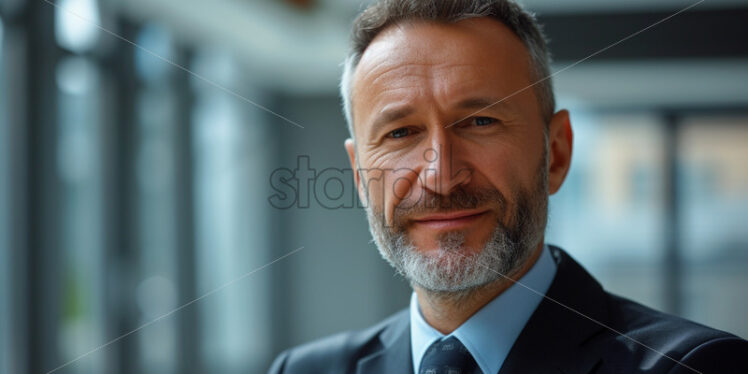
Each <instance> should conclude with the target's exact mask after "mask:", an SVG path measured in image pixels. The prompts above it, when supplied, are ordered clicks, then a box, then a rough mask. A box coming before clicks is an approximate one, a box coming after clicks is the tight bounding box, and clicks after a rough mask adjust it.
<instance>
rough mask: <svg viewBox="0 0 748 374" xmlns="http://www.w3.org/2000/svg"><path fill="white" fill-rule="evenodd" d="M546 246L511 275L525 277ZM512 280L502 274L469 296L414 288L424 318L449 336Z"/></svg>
mask: <svg viewBox="0 0 748 374" xmlns="http://www.w3.org/2000/svg"><path fill="white" fill-rule="evenodd" d="M543 246H544V244H543V241H541V243H540V245H539V246H538V248H536V249H535V252H534V253H533V254H532V255H531V256H530V258H528V260H527V261H526V262H525V264H524V265H523V266H522V267H521V268H520V269H519V270H517V271H515V272H514V273H513V274H510V275H507V277H508V278H510V279H511V280H514V281H517V280H519V279H520V278H522V276H523V275H525V273H527V272H528V271H529V270H530V269H532V267H533V265H535V262H536V261H537V260H538V258H540V253H541V252H542V250H543ZM511 280H509V279H506V278H505V277H500V278H499V279H497V280H496V281H495V282H493V283H489V284H487V285H485V286H483V287H481V288H479V289H476V290H473V291H470V293H469V294H465V295H443V294H434V293H432V292H429V291H426V290H424V289H422V288H420V287H414V290H415V292H416V294H417V295H418V305H419V307H420V308H421V313H422V314H423V318H424V319H425V320H426V322H428V324H429V325H431V327H433V328H435V329H436V330H437V331H439V332H441V333H442V334H445V335H446V334H449V333H451V332H452V331H454V330H456V329H457V328H458V327H460V325H462V324H463V323H465V321H467V320H468V319H469V318H470V317H472V316H473V314H475V313H476V312H478V311H479V310H481V308H483V307H484V306H485V305H486V304H488V303H489V302H491V300H493V299H495V298H496V297H498V296H499V295H501V294H502V293H503V292H504V291H506V290H507V289H508V288H509V287H511V286H512V285H513V284H514V282H512V281H511Z"/></svg>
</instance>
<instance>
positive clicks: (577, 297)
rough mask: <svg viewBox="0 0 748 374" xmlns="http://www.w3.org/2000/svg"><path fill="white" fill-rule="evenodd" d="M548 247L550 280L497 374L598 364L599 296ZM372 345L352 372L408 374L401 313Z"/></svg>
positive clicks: (569, 370) (584, 369)
mask: <svg viewBox="0 0 748 374" xmlns="http://www.w3.org/2000/svg"><path fill="white" fill-rule="evenodd" d="M550 249H551V254H552V255H553V257H554V260H555V261H556V264H557V270H556V276H555V278H554V280H553V283H552V284H551V287H550V288H549V289H548V292H547V293H546V296H547V298H544V299H543V301H541V303H540V305H538V308H537V309H536V310H535V312H534V313H533V315H532V316H531V317H530V319H529V320H528V321H527V324H526V325H525V327H524V329H523V330H522V333H520V335H519V337H518V338H517V341H516V342H515V343H514V345H513V346H512V349H511V350H510V352H509V355H508V356H507V358H506V360H504V364H503V365H502V367H501V370H499V374H519V373H563V374H588V373H591V372H593V371H594V370H595V368H596V367H597V365H598V364H599V363H600V360H601V357H602V352H601V351H600V349H601V347H600V346H597V345H595V344H593V343H592V341H593V340H594V338H595V337H596V336H598V335H600V334H601V333H604V332H606V329H605V328H604V327H603V326H600V325H599V324H597V323H596V322H593V321H592V320H591V319H593V320H595V321H598V322H602V323H605V322H606V319H607V307H606V303H605V292H604V291H603V289H602V287H601V286H600V284H599V283H598V282H597V281H596V280H595V279H594V278H592V276H591V275H589V273H587V271H585V270H584V269H583V268H582V267H581V266H580V265H579V264H578V263H577V262H576V261H574V260H573V259H572V258H571V257H570V256H569V255H567V254H566V253H565V252H564V251H562V250H561V249H559V248H556V247H553V246H551V247H550ZM549 299H552V300H549ZM378 343H379V347H378V348H379V349H375V350H374V351H373V352H372V353H371V354H368V355H366V356H364V357H362V358H361V359H360V360H359V361H358V364H357V367H356V373H357V374H375V373H405V374H413V361H412V357H411V348H410V319H409V315H408V313H407V311H406V312H404V313H401V314H400V315H399V316H397V317H396V318H395V319H394V320H393V321H392V322H391V323H389V324H387V326H386V327H385V328H384V329H383V330H382V332H381V333H380V335H379V342H378ZM486 374H494V373H486Z"/></svg>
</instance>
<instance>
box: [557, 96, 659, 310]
mask: <svg viewBox="0 0 748 374" xmlns="http://www.w3.org/2000/svg"><path fill="white" fill-rule="evenodd" d="M571 112H572V124H573V128H574V143H575V144H574V155H573V161H572V166H571V170H570V171H569V175H568V176H567V180H566V182H565V183H564V185H563V187H562V188H561V190H560V191H559V192H558V193H557V194H556V195H554V196H552V197H551V199H550V215H549V221H548V232H547V241H548V242H549V243H552V244H557V245H560V246H561V247H562V248H564V249H566V250H568V251H569V252H570V253H571V254H572V255H573V256H574V257H576V258H577V259H578V260H579V261H580V262H581V263H582V264H584V266H585V267H586V268H587V269H588V270H590V272H591V273H592V274H593V275H594V276H595V277H597V278H598V279H599V280H600V282H601V283H602V284H603V285H605V287H606V288H607V289H609V290H610V291H612V292H616V293H619V294H624V295H626V296H628V297H631V298H634V299H636V300H638V301H640V302H643V303H645V304H648V305H651V306H653V307H656V308H663V307H664V305H663V293H664V292H665V290H664V289H663V286H662V284H663V282H662V266H661V262H662V257H663V243H664V240H663V237H662V233H663V231H664V218H665V217H664V211H663V204H662V203H661V202H660V201H661V200H662V192H663V188H664V184H663V183H664V182H663V177H662V175H663V172H664V170H663V168H664V164H663V162H664V159H663V157H664V155H663V150H662V142H663V139H664V133H663V126H662V123H661V121H660V120H659V119H658V117H657V116H656V115H654V114H652V113H640V114H636V113H633V114H626V115H622V114H621V115H611V114H607V115H606V114H599V113H598V114H595V113H591V112H588V111H585V110H584V108H572V110H571Z"/></svg>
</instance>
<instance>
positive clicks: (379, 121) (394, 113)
mask: <svg viewBox="0 0 748 374" xmlns="http://www.w3.org/2000/svg"><path fill="white" fill-rule="evenodd" d="M413 112H415V109H414V108H413V107H412V106H404V107H397V108H392V109H385V110H384V111H382V112H381V113H379V115H378V116H377V118H376V119H375V120H374V123H372V124H371V127H370V128H369V134H370V135H374V134H376V133H377V131H379V128H380V127H382V126H384V125H386V124H388V123H391V122H395V121H397V120H400V119H403V118H405V117H407V116H409V115H411V114H413Z"/></svg>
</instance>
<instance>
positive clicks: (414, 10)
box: [340, 0, 556, 137]
mask: <svg viewBox="0 0 748 374" xmlns="http://www.w3.org/2000/svg"><path fill="white" fill-rule="evenodd" d="M478 17H490V18H493V19H495V20H498V21H500V22H502V23H503V24H505V25H506V26H507V27H509V29H510V30H512V32H514V34H516V35H517V36H518V37H519V39H520V40H521V41H522V43H523V44H524V45H525V47H526V48H527V50H528V52H529V55H530V65H531V66H530V74H531V77H530V78H531V80H532V81H533V85H532V86H533V87H534V90H535V95H536V97H537V99H538V103H539V104H540V109H541V112H542V115H543V119H544V120H545V122H546V126H547V124H548V122H549V121H550V119H551V116H553V113H554V111H555V107H556V103H555V98H554V96H553V85H552V83H551V79H550V68H549V65H550V55H549V52H548V48H547V46H546V39H545V37H544V35H543V32H542V29H541V27H540V25H539V24H538V23H537V21H536V20H535V16H534V15H532V14H530V13H528V12H527V11H525V10H524V9H523V8H522V7H521V6H520V5H518V4H517V3H515V2H513V1H511V0H450V1H443V0H380V1H378V2H376V3H375V4H373V5H371V6H369V7H368V8H367V9H366V10H364V11H363V12H362V13H361V14H359V16H358V17H357V18H356V20H355V21H354V22H353V30H352V32H351V51H350V53H349V55H348V57H347V58H346V59H345V62H344V63H343V64H344V67H343V75H342V77H341V81H340V95H341V98H342V101H343V103H342V104H343V113H344V114H345V119H346V122H347V123H348V131H349V132H350V135H351V137H353V136H354V135H353V113H352V108H351V100H352V92H351V90H352V88H353V87H352V78H353V73H354V71H355V70H356V66H358V63H359V61H360V60H361V55H363V53H364V51H365V50H366V48H367V47H368V46H369V44H370V43H371V42H372V40H374V38H375V37H376V36H377V35H378V34H379V33H380V32H381V31H383V30H384V29H385V28H387V27H389V26H391V25H393V24H396V23H399V22H403V21H408V20H424V21H437V22H444V23H453V22H458V21H461V20H465V19H470V18H478Z"/></svg>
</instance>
